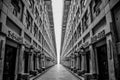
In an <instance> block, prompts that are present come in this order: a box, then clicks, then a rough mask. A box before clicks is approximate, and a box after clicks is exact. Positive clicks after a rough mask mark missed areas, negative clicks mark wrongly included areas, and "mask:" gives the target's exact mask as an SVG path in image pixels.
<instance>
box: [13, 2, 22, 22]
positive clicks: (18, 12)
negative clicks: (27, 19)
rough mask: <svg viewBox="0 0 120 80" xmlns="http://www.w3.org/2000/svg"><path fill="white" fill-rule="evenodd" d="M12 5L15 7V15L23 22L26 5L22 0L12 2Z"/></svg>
mask: <svg viewBox="0 0 120 80" xmlns="http://www.w3.org/2000/svg"><path fill="white" fill-rule="evenodd" d="M11 4H12V5H13V7H14V9H13V14H14V15H15V16H16V17H17V18H18V19H19V20H20V21H21V22H22V20H23V11H24V4H23V2H22V1H21V0H11Z"/></svg>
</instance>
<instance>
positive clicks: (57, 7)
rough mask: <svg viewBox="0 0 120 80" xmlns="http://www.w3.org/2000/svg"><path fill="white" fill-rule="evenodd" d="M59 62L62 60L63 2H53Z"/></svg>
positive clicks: (53, 0)
mask: <svg viewBox="0 0 120 80" xmlns="http://www.w3.org/2000/svg"><path fill="white" fill-rule="evenodd" d="M52 7H53V17H54V27H55V36H56V46H57V54H58V62H59V58H60V45H61V27H62V14H63V0H52Z"/></svg>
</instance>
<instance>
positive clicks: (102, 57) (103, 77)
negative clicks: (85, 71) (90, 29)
mask: <svg viewBox="0 0 120 80" xmlns="http://www.w3.org/2000/svg"><path fill="white" fill-rule="evenodd" d="M97 61H98V63H97V64H98V72H99V76H98V80H109V73H108V58H107V45H106V44H105V45H102V46H100V47H97Z"/></svg>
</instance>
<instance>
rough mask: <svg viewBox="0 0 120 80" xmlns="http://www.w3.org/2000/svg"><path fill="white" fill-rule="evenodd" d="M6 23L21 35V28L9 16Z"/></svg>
mask: <svg viewBox="0 0 120 80" xmlns="http://www.w3.org/2000/svg"><path fill="white" fill-rule="evenodd" d="M6 25H7V27H9V28H10V29H12V30H14V31H15V32H16V33H17V34H18V35H21V29H20V28H19V27H18V25H17V24H15V23H14V22H13V21H12V20H11V19H10V18H8V17H7V20H6Z"/></svg>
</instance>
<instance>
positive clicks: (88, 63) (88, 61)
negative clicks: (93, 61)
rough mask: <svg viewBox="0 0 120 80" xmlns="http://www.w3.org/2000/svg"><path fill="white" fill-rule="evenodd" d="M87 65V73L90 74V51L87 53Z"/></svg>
mask: <svg viewBox="0 0 120 80" xmlns="http://www.w3.org/2000/svg"><path fill="white" fill-rule="evenodd" d="M86 65H87V73H89V72H90V51H87V52H86Z"/></svg>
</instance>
